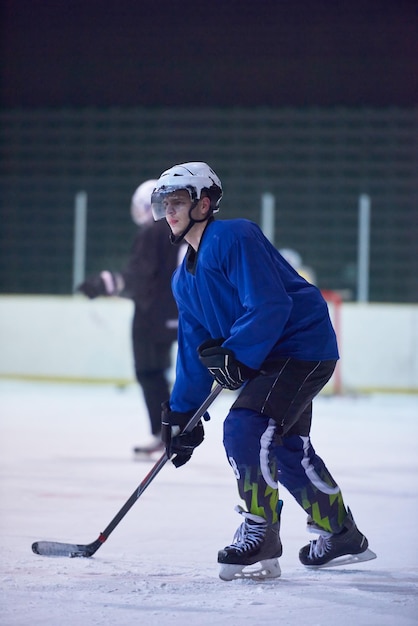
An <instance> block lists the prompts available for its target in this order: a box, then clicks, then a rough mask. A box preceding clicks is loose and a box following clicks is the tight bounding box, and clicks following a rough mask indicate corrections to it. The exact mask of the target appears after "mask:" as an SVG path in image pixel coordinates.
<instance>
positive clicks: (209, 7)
mask: <svg viewBox="0 0 418 626" xmlns="http://www.w3.org/2000/svg"><path fill="white" fill-rule="evenodd" d="M417 6H418V3H417V2H412V1H408V0H393V1H389V0H382V1H379V0H375V1H373V2H371V1H368V0H366V1H364V2H357V1H354V2H350V1H343V2H342V1H340V2H338V1H336V0H330V1H329V2H324V1H321V0H319V1H312V2H306V1H303V2H297V1H290V0H289V1H273V0H258V1H256V0H253V1H251V2H250V1H248V0H242V1H240V2H239V1H237V0H229V1H228V0H225V1H222V2H221V1H219V0H213V1H212V2H200V1H198V0H197V1H195V2H191V1H190V0H183V1H176V0H172V1H170V2H168V1H165V2H162V1H161V0H152V1H150V2H141V1H139V0H137V1H133V0H120V1H118V2H115V1H114V0H107V1H106V0H104V1H103V2H100V1H98V0H84V1H79V0H73V1H70V0H68V1H64V0H55V1H51V0H31V1H29V0H3V2H2V3H1V4H0V12H1V13H0V17H1V32H0V54H1V66H0V72H1V73H0V124H1V134H0V156H1V163H0V210H1V220H0V246H1V250H2V253H1V257H0V290H1V291H2V292H4V293H53V294H59V293H63V294H65V293H71V290H72V279H71V272H72V237H73V208H74V196H75V194H76V192H77V191H79V190H80V189H83V190H85V191H86V192H87V194H88V202H89V204H88V207H89V213H88V242H87V272H88V273H89V272H93V271H98V270H100V269H103V268H105V267H106V268H110V269H119V268H120V267H121V265H122V264H123V263H124V262H125V260H126V257H127V254H128V250H129V244H130V241H131V240H132V237H133V232H134V227H133V225H132V223H131V221H130V219H129V204H130V198H131V195H132V193H133V191H134V189H135V188H136V186H137V185H139V184H140V183H141V182H142V181H143V180H144V179H146V178H154V177H158V175H159V174H160V173H161V172H162V171H163V170H164V169H166V168H167V167H169V166H171V165H173V164H174V163H179V162H183V161H187V160H206V161H208V162H209V163H210V164H211V165H212V166H213V167H214V169H215V170H216V171H217V173H218V174H219V176H220V178H221V180H222V182H223V184H224V191H225V197H224V200H223V201H222V211H221V214H220V218H221V219H222V218H229V217H238V216H244V217H248V218H250V219H253V220H255V221H257V222H259V220H260V196H261V193H263V192H264V191H270V192H272V193H273V194H274V195H275V198H276V206H277V215H276V240H275V243H276V245H277V246H278V247H291V248H295V249H297V250H298V251H299V252H300V253H301V254H302V257H303V260H304V262H305V263H306V264H307V265H311V266H313V267H314V269H315V270H316V273H317V277H318V284H319V286H320V287H321V288H324V289H335V290H342V291H344V293H345V294H349V295H348V297H355V277H356V255H357V248H356V245H357V204H358V197H359V194H361V193H369V194H370V196H371V199H372V236H371V259H370V268H371V276H370V278H371V280H370V296H371V299H372V300H374V301H391V302H417V301H418V255H417V247H418V243H417V242H418V176H417V172H418V131H417V128H418V43H417V42H418V10H417Z"/></svg>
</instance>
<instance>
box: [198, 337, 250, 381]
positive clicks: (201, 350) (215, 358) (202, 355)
mask: <svg viewBox="0 0 418 626" xmlns="http://www.w3.org/2000/svg"><path fill="white" fill-rule="evenodd" d="M223 342H224V339H209V340H208V341H205V342H204V343H202V344H201V345H200V346H199V347H198V349H197V352H198V354H199V359H200V361H201V363H202V364H203V365H204V366H205V367H207V368H208V370H209V372H210V373H211V374H212V376H213V378H214V379H215V380H216V382H217V383H219V384H220V385H222V387H224V388H225V389H231V390H233V389H239V388H240V387H241V385H242V384H243V383H244V382H245V381H246V380H248V379H249V378H253V377H254V376H255V375H256V374H257V371H256V370H253V369H251V368H250V367H247V365H244V364H243V363H240V361H238V360H237V359H236V358H235V354H234V353H233V352H232V350H228V348H223V347H222V345H221V344H222V343H223Z"/></svg>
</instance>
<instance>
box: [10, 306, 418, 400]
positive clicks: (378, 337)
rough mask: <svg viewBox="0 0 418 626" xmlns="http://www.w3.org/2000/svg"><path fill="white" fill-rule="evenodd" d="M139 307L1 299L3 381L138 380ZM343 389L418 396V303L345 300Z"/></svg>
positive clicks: (333, 389) (339, 389)
mask: <svg viewBox="0 0 418 626" xmlns="http://www.w3.org/2000/svg"><path fill="white" fill-rule="evenodd" d="M132 315H133V304H132V302H131V301H130V300H124V299H121V298H114V299H113V298H102V299H100V298H99V299H97V300H94V301H89V300H86V299H85V298H83V297H81V296H77V295H76V296H30V295H28V296H26V295H1V296H0V378H3V379H22V380H25V379H26V380H33V381H48V382H51V381H56V382H77V383H80V382H86V383H102V384H103V383H107V384H115V385H118V386H124V385H129V384H131V383H134V380H135V377H134V369H133V357H132V348H131V339H130V332H131V320H132ZM339 326H340V327H339V331H338V335H339V337H338V339H339V348H340V353H341V360H340V363H339V366H338V367H339V372H338V375H339V382H338V385H335V384H333V382H332V381H331V383H330V384H329V385H327V388H326V389H325V392H328V393H371V392H399V393H418V305H414V304H377V303H357V302H344V303H342V305H341V311H340V320H339Z"/></svg>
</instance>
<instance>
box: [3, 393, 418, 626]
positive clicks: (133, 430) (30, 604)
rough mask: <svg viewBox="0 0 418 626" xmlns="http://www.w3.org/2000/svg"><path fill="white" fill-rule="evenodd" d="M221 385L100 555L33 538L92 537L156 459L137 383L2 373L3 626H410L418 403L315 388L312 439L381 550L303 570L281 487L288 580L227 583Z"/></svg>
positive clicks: (299, 529)
mask: <svg viewBox="0 0 418 626" xmlns="http://www.w3.org/2000/svg"><path fill="white" fill-rule="evenodd" d="M232 401H233V394H232V393H231V392H223V393H222V394H221V395H220V396H219V397H218V399H217V400H216V401H215V403H214V405H213V406H212V410H211V411H210V413H211V416H212V420H211V421H210V422H209V423H208V424H207V425H206V439H205V442H204V444H203V445H202V446H200V448H199V449H197V450H196V452H195V454H194V457H193V460H192V461H191V462H190V463H188V464H187V465H185V466H184V467H182V468H179V469H175V468H174V467H173V466H172V465H171V464H167V465H166V466H165V467H164V468H163V470H162V471H161V473H160V474H159V475H158V476H157V478H156V479H155V480H154V482H153V483H152V484H151V485H150V486H149V488H148V489H147V490H146V491H145V493H144V494H143V495H142V496H141V497H140V499H139V500H138V501H137V502H136V504H135V505H134V507H133V508H132V509H131V510H130V511H129V512H128V514H127V515H126V517H125V518H124V519H123V520H122V522H121V523H120V524H119V526H118V527H117V528H116V529H115V530H114V532H113V533H112V534H111V535H110V537H109V539H108V541H107V542H106V543H105V544H103V546H102V547H101V548H100V549H99V550H98V551H97V552H96V554H95V555H94V557H92V558H90V559H79V558H74V559H70V558H67V557H60V558H48V557H41V556H38V555H35V554H33V553H32V551H31V545H32V543H33V542H34V541H37V540H48V541H52V540H54V541H64V542H71V543H82V544H85V543H90V542H92V541H93V540H95V539H96V538H97V537H98V535H99V533H100V532H101V531H102V530H103V529H104V528H105V527H106V526H107V524H108V523H109V522H110V520H111V519H112V518H113V517H114V515H115V514H116V513H117V512H118V510H119V509H120V508H121V506H122V505H123V504H124V502H125V501H126V500H127V499H128V497H129V496H130V495H131V493H132V492H133V491H134V490H135V488H136V487H137V486H138V484H139V483H140V482H141V481H142V479H143V478H144V476H145V475H146V474H147V473H148V471H149V469H150V468H151V467H152V463H149V462H137V461H136V462H135V461H134V460H133V458H132V454H131V449H132V447H133V446H134V445H135V444H138V443H140V442H141V441H142V440H143V439H144V438H145V437H146V436H147V434H148V429H147V420H146V418H145V409H144V404H143V400H142V397H141V393H140V391H139V390H138V389H137V387H136V386H132V387H128V388H126V389H116V388H114V387H110V386H109V387H102V386H87V385H86V386H84V385H79V386H78V385H59V384H41V383H38V384H35V383H25V382H10V381H0V452H1V500H0V502H1V518H0V542H1V560H0V568H1V574H0V579H1V591H0V594H1V596H0V624H1V625H2V626H26V625H31V626H57V625H59V626H67V625H68V626H70V625H71V626H79V625H80V626H93V625H104V626H130V625H135V626H136V625H137V624H147V625H150V626H157V625H158V626H180V625H181V626H184V624H185V623H188V624H190V625H196V626H209V625H210V626H215V625H216V626H223V625H228V626H258V625H264V626H269V625H273V624H274V625H275V626H277V625H278V624H280V626H287V625H292V626H293V625H294V626H322V625H324V626H325V625H327V626H329V625H334V624H336V625H338V626H348V625H350V626H352V625H353V624H355V626H407V625H411V626H412V625H414V626H416V624H417V623H418V530H417V520H418V487H417V483H418V444H417V442H418V397H417V396H402V395H399V396H394V395H373V396H364V397H325V396H324V397H320V398H318V399H317V401H316V404H315V408H314V424H313V429H312V441H313V445H314V447H315V448H316V450H317V452H318V454H319V455H320V456H322V457H323V459H324V460H325V462H326V464H327V465H328V467H329V469H330V470H331V472H332V473H333V475H334V477H335V478H336V480H337V481H338V482H339V484H340V487H341V488H342V490H343V494H344V498H345V502H346V504H347V505H348V506H350V508H351V509H352V511H353V514H354V516H355V519H356V522H357V524H358V526H359V528H360V529H361V530H362V531H363V532H364V533H365V534H366V535H367V536H368V539H369V542H370V547H371V549H372V550H374V551H375V552H376V553H377V556H378V558H377V559H376V560H374V561H369V562H367V563H363V564H359V565H356V566H345V567H340V568H329V569H322V570H317V571H308V570H306V569H305V568H304V567H303V566H302V565H300V563H299V561H298V551H299V548H300V547H301V546H302V545H304V544H305V543H307V542H308V541H309V539H312V535H308V534H307V533H306V531H305V518H306V516H305V514H304V513H303V511H302V510H301V509H299V507H298V506H297V505H296V504H295V503H294V502H293V500H292V499H291V497H290V496H289V494H288V493H287V492H286V491H285V489H282V490H281V497H282V498H283V499H284V502H285V504H284V510H283V516H282V530H281V536H282V541H283V544H284V554H283V557H282V558H281V559H280V564H281V568H282V576H281V578H279V579H276V580H272V581H268V582H254V581H248V580H235V581H232V582H222V581H221V580H220V579H219V578H218V565H217V563H216V555H217V551H218V549H220V548H222V547H223V546H224V545H226V544H228V543H230V542H231V540H232V537H233V534H234V531H235V529H236V528H237V526H238V525H239V524H240V522H241V521H242V520H241V518H240V517H239V516H238V515H237V514H236V513H235V512H234V506H235V505H236V504H238V503H239V498H238V495H237V492H236V486H235V479H234V477H233V474H232V471H231V469H230V467H229V465H228V464H227V462H226V459H225V457H224V452H223V447H222V419H223V416H224V415H225V414H226V412H227V410H228V408H229V406H230V404H231V403H232Z"/></svg>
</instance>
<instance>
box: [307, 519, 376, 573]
mask: <svg viewBox="0 0 418 626" xmlns="http://www.w3.org/2000/svg"><path fill="white" fill-rule="evenodd" d="M307 525H308V530H309V532H318V533H319V537H318V539H315V540H314V541H311V542H310V543H309V544H308V545H306V546H304V547H303V548H301V550H300V551H299V560H300V562H301V563H302V564H303V565H305V566H306V567H312V568H318V567H334V566H337V565H349V564H350V563H360V562H362V561H371V560H372V559H375V558H376V554H375V553H374V552H372V550H370V549H369V542H368V541H367V538H366V537H365V536H364V535H363V534H362V533H361V532H360V531H359V529H358V528H357V526H356V524H355V522H354V519H353V516H352V514H351V511H350V509H348V514H347V517H346V519H345V522H344V528H343V530H342V531H341V532H340V533H338V534H332V533H328V532H326V531H324V530H321V529H320V527H319V526H317V525H316V524H315V523H314V522H313V520H312V518H309V517H308V524H307Z"/></svg>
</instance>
